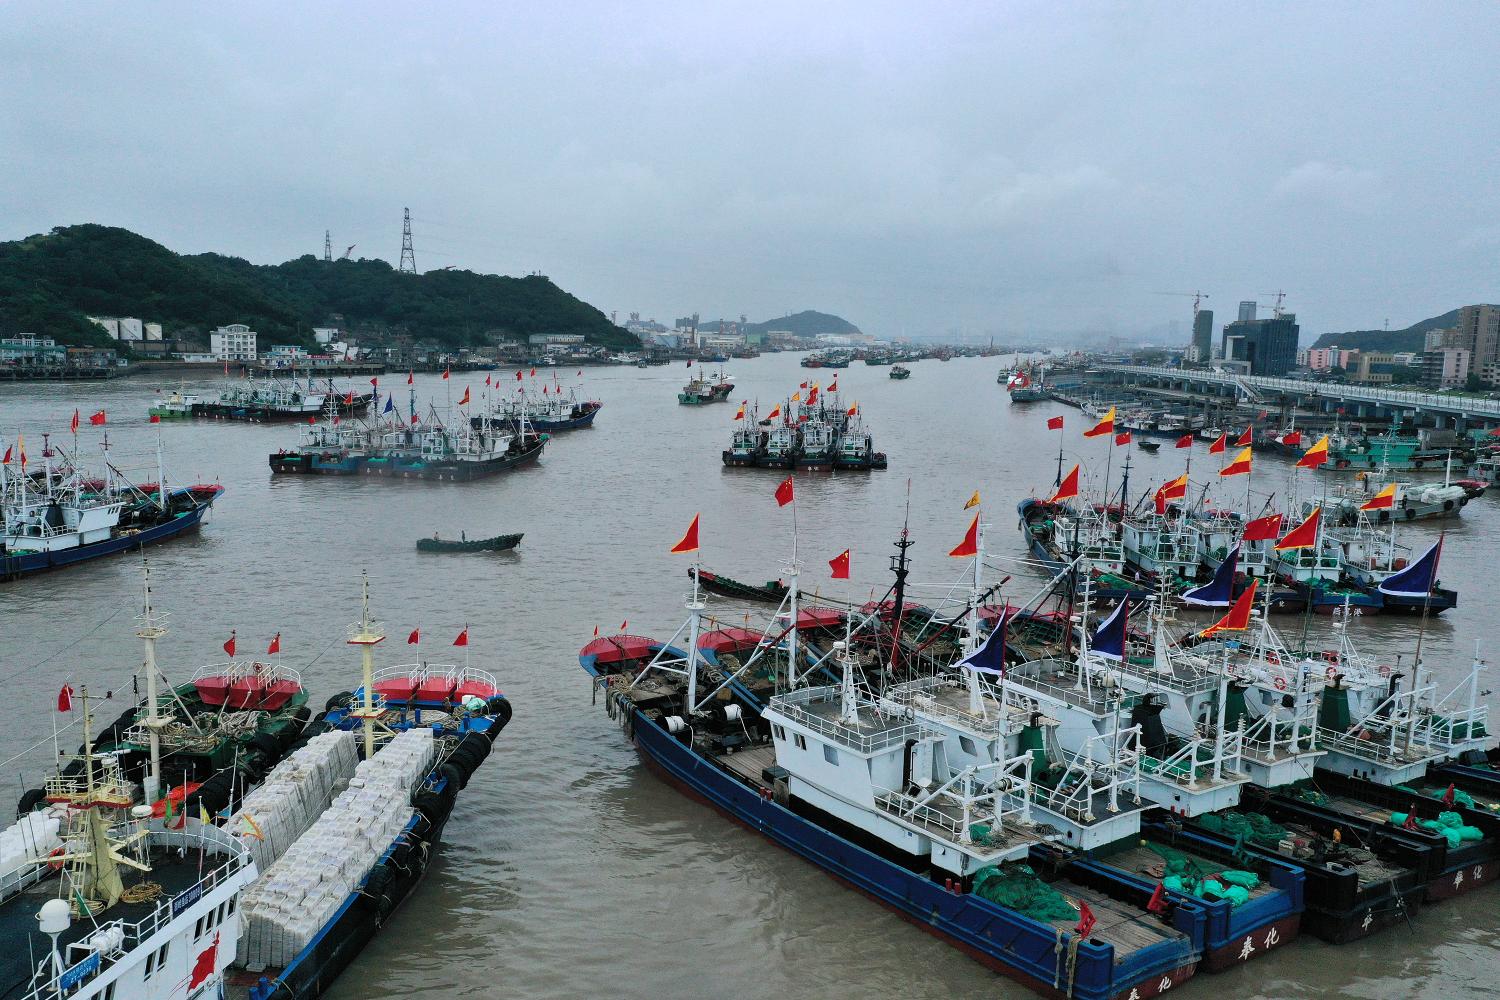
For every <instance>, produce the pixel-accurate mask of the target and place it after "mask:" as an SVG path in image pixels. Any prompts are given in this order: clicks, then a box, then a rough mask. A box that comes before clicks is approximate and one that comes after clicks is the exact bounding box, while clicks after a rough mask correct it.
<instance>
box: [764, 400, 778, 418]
mask: <svg viewBox="0 0 1500 1000" xmlns="http://www.w3.org/2000/svg"><path fill="white" fill-rule="evenodd" d="M779 416H781V404H780V403H777V404H776V405H775V406H773V407H771V412H770V413H767V414H766V419H767V420H775V419H776V418H777V417H779Z"/></svg>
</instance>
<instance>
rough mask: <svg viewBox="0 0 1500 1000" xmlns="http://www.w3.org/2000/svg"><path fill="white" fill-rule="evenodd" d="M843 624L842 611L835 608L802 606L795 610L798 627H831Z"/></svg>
mask: <svg viewBox="0 0 1500 1000" xmlns="http://www.w3.org/2000/svg"><path fill="white" fill-rule="evenodd" d="M842 624H844V613H843V612H842V611H840V610H838V609H837V608H803V609H802V610H801V611H799V612H797V627H798V628H831V627H832V626H834V625H842Z"/></svg>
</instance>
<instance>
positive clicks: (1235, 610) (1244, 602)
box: [1199, 577, 1260, 639]
mask: <svg viewBox="0 0 1500 1000" xmlns="http://www.w3.org/2000/svg"><path fill="white" fill-rule="evenodd" d="M1259 583H1260V581H1259V580H1258V579H1256V578H1255V577H1251V578H1250V586H1248V587H1246V588H1245V592H1244V593H1243V594H1241V595H1240V596H1239V597H1238V598H1237V599H1236V600H1235V602H1234V607H1232V608H1230V609H1229V613H1228V614H1227V615H1225V616H1224V617H1223V618H1220V619H1219V620H1218V621H1216V622H1214V623H1213V624H1212V625H1210V626H1209V627H1208V628H1206V629H1204V630H1203V631H1202V632H1200V633H1199V635H1201V636H1203V637H1204V638H1205V639H1207V638H1208V637H1209V636H1212V635H1217V634H1218V633H1220V632H1243V631H1245V629H1247V628H1249V627H1250V609H1251V608H1253V607H1254V606H1255V588H1256V585H1257V584H1259Z"/></svg>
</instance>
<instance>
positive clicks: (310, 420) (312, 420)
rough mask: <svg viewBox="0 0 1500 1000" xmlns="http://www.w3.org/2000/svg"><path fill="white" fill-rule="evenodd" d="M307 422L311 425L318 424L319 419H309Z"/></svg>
mask: <svg viewBox="0 0 1500 1000" xmlns="http://www.w3.org/2000/svg"><path fill="white" fill-rule="evenodd" d="M307 422H308V423H310V424H315V423H317V422H318V418H317V417H308V418H307Z"/></svg>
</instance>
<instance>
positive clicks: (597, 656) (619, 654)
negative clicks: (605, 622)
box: [578, 635, 661, 663]
mask: <svg viewBox="0 0 1500 1000" xmlns="http://www.w3.org/2000/svg"><path fill="white" fill-rule="evenodd" d="M660 648H661V643H659V642H657V641H656V640H655V639H648V638H646V637H645V636H643V635H601V636H600V637H599V638H597V639H595V640H594V641H593V642H591V643H589V644H588V645H587V646H584V647H583V648H582V649H580V650H579V651H578V655H579V656H593V657H594V662H595V663H623V662H624V661H626V660H649V659H650V658H651V657H652V656H654V655H656V651H657V650H658V649H660Z"/></svg>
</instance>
